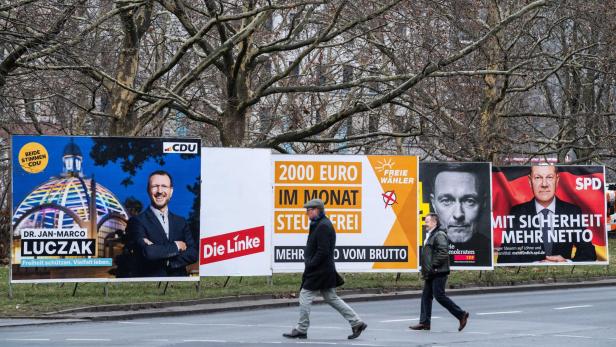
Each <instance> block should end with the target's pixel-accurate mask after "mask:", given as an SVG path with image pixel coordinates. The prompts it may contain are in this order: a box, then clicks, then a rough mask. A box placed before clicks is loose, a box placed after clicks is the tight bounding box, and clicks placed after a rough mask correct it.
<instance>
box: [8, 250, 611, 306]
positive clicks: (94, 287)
mask: <svg viewBox="0 0 616 347" xmlns="http://www.w3.org/2000/svg"><path fill="white" fill-rule="evenodd" d="M615 241H616V239H610V242H609V247H610V263H611V264H615V262H616V242H615ZM7 276H8V268H7V267H1V268H0V316H2V317H5V316H31V315H37V314H40V313H43V312H51V311H57V310H61V309H67V308H73V307H82V306H90V305H103V304H120V303H141V302H159V301H176V300H192V299H200V298H212V297H222V296H235V295H246V294H274V295H277V296H281V297H284V296H289V295H291V294H293V293H296V292H297V289H298V286H299V282H300V275H299V274H278V275H274V276H273V285H269V284H268V280H267V278H266V277H244V278H231V280H230V281H229V282H228V284H227V286H226V287H224V284H225V281H226V277H208V278H202V279H201V290H200V291H199V292H198V291H197V290H196V283H186V282H185V283H182V282H175V283H170V284H169V287H168V289H167V292H166V294H165V295H163V294H162V292H163V287H162V286H161V287H159V286H158V283H157V282H147V283H116V284H109V285H108V296H107V297H105V295H104V287H105V285H104V284H102V283H82V284H79V288H78V290H77V293H76V295H75V296H72V294H73V288H74V284H72V283H66V284H64V285H62V284H57V283H56V284H14V285H13V299H8V284H7V282H8V279H7ZM606 276H610V277H616V266H614V265H612V266H577V267H575V268H572V267H569V266H567V267H526V268H521V269H520V270H519V272H518V268H497V269H495V270H494V271H482V272H481V273H480V272H478V271H456V272H454V273H452V274H451V276H450V277H449V285H450V286H451V287H462V286H476V285H480V286H494V285H506V284H513V283H529V282H530V283H536V282H542V281H545V282H552V281H565V280H568V279H573V280H580V279H591V278H600V277H606ZM345 278H346V284H345V285H344V287H343V289H367V288H379V289H383V290H384V291H389V290H395V289H409V288H421V285H422V282H421V280H420V279H419V275H418V274H402V275H401V276H400V278H399V280H398V281H396V274H395V273H386V274H384V273H375V274H372V273H370V274H357V273H355V274H345Z"/></svg>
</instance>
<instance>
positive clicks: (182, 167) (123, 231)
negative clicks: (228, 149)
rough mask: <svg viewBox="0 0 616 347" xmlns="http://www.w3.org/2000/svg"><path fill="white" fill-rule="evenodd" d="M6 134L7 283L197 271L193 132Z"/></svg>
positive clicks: (197, 179)
mask: <svg viewBox="0 0 616 347" xmlns="http://www.w3.org/2000/svg"><path fill="white" fill-rule="evenodd" d="M11 141H12V158H11V160H12V183H13V186H12V187H13V194H12V198H13V215H12V223H11V224H12V237H13V240H12V252H11V253H12V254H11V262H12V263H11V281H12V282H15V283H20V282H22V283H23V282H64V281H71V282H76V281H78V282H97V281H100V282H108V281H125V280H152V281H156V280H157V279H158V280H162V279H163V278H164V280H165V281H167V280H187V281H188V280H190V281H193V280H195V281H196V280H198V279H199V268H198V264H197V260H198V257H199V248H198V246H197V242H198V241H197V240H198V237H199V214H200V204H201V197H200V184H201V142H200V140H199V139H189V138H134V137H89V136H29V135H15V136H13V137H12V138H11Z"/></svg>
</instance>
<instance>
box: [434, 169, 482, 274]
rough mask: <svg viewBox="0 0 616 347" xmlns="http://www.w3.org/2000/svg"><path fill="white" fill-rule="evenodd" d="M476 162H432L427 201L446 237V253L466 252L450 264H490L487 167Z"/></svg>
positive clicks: (452, 259) (453, 259) (453, 258)
mask: <svg viewBox="0 0 616 347" xmlns="http://www.w3.org/2000/svg"><path fill="white" fill-rule="evenodd" d="M481 168H482V166H481V164H477V163H438V164H434V169H433V172H432V175H433V176H432V177H433V178H432V180H431V184H430V185H429V186H428V187H427V191H428V193H429V197H430V203H431V205H432V208H433V209H434V212H435V213H436V214H437V215H438V218H439V220H440V223H441V225H442V228H443V230H444V231H445V232H446V233H447V237H448V238H449V242H450V244H449V251H450V255H451V254H452V253H453V254H461V255H469V257H470V259H472V260H455V259H456V257H455V256H453V255H451V263H452V265H454V266H491V259H490V258H491V256H492V250H491V241H492V240H491V238H490V234H491V231H492V230H491V228H490V217H489V213H490V205H489V204H488V203H487V202H488V198H489V196H490V194H489V188H487V187H489V183H490V178H489V167H486V169H487V170H485V171H482V170H481Z"/></svg>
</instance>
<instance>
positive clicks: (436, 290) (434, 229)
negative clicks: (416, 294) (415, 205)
mask: <svg viewBox="0 0 616 347" xmlns="http://www.w3.org/2000/svg"><path fill="white" fill-rule="evenodd" d="M425 224H426V228H427V229H428V233H427V234H426V237H425V241H424V244H423V247H422V250H421V277H422V278H423V279H424V288H423V293H422V295H421V315H420V317H419V324H417V325H412V326H410V327H409V328H410V329H413V330H430V318H431V317H432V299H433V298H435V299H436V301H438V303H439V304H441V305H442V306H443V307H444V308H446V309H447V310H448V311H449V313H451V314H452V315H454V317H456V318H457V319H458V321H460V326H459V327H458V331H462V329H464V327H465V326H466V323H467V321H468V316H469V314H468V312H466V311H463V310H462V309H461V308H460V307H459V306H458V305H456V304H455V303H454V302H453V301H451V299H449V298H448V297H447V295H445V283H447V275H449V240H448V239H447V234H446V233H445V232H444V231H443V230H441V229H440V223H439V220H438V215H436V214H434V213H430V214H428V215H427V216H426V219H425Z"/></svg>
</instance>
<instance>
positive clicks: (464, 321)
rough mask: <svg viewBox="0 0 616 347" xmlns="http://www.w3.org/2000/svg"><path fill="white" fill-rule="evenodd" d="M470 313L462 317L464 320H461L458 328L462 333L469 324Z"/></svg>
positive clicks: (465, 313)
mask: <svg viewBox="0 0 616 347" xmlns="http://www.w3.org/2000/svg"><path fill="white" fill-rule="evenodd" d="M468 316H469V314H468V312H464V314H463V315H462V318H460V326H459V327H458V331H462V329H464V327H465V326H466V323H467V322H468Z"/></svg>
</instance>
